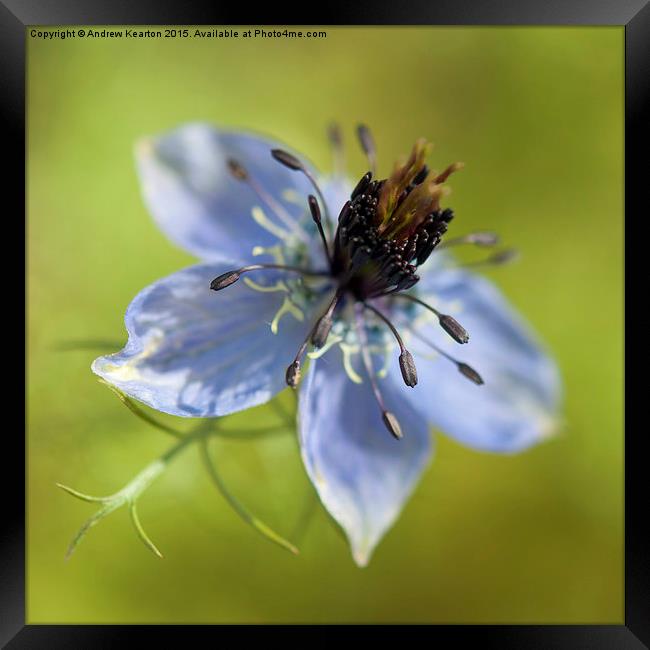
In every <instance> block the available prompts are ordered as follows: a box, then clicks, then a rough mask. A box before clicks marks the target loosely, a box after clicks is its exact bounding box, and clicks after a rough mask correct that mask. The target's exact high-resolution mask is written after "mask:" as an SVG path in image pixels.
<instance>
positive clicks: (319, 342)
mask: <svg viewBox="0 0 650 650" xmlns="http://www.w3.org/2000/svg"><path fill="white" fill-rule="evenodd" d="M333 322H334V321H333V319H332V317H331V316H330V315H329V314H327V313H325V314H323V315H322V316H321V317H320V319H319V320H318V322H317V323H316V328H315V329H314V333H313V334H312V335H311V342H312V345H313V346H314V347H316V348H322V347H323V346H324V345H325V342H326V341H327V337H328V336H329V335H330V330H331V329H332V324H333Z"/></svg>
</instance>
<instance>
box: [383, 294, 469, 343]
mask: <svg viewBox="0 0 650 650" xmlns="http://www.w3.org/2000/svg"><path fill="white" fill-rule="evenodd" d="M394 297H395V298H405V299H406V300H410V301H411V302H415V303H417V304H418V305H422V307H424V308H425V309H428V310H429V311H430V312H432V313H434V314H435V315H436V316H437V317H438V321H439V323H440V326H441V327H442V329H443V330H445V332H447V334H449V336H451V338H452V339H454V341H456V343H467V341H469V334H468V333H467V331H466V330H465V328H464V327H463V326H462V325H461V324H460V323H459V322H458V321H457V320H456V319H455V318H454V317H453V316H450V315H449V314H441V313H440V312H439V311H438V310H437V309H436V308H435V307H432V306H431V305H429V304H428V303H426V302H424V300H420V299H419V298H416V297H415V296H411V295H409V294H407V293H399V294H395V295H394Z"/></svg>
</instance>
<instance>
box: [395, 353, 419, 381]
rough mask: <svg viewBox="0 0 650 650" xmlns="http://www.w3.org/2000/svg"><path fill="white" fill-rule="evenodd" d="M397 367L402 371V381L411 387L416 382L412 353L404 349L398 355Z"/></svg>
mask: <svg viewBox="0 0 650 650" xmlns="http://www.w3.org/2000/svg"><path fill="white" fill-rule="evenodd" d="M399 369H400V370H401V372H402V379H404V383H405V384H406V385H407V386H409V387H410V388H413V386H415V385H416V384H417V383H418V371H417V368H416V367H415V361H414V359H413V355H412V354H411V353H410V352H409V351H408V350H406V349H405V350H403V351H402V353H401V354H400V355H399Z"/></svg>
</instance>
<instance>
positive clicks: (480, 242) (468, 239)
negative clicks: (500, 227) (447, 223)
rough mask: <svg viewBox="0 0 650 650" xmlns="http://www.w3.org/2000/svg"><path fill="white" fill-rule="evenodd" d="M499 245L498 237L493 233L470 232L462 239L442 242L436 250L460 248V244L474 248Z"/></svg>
mask: <svg viewBox="0 0 650 650" xmlns="http://www.w3.org/2000/svg"><path fill="white" fill-rule="evenodd" d="M498 243H499V235H497V234H496V233H495V232H471V233H469V234H467V235H463V236H462V237H454V238H453V239H448V240H446V241H443V242H442V243H441V244H440V245H439V246H438V250H442V249H444V248H449V247H450V246H460V245H462V244H473V245H474V246H481V247H485V248H487V247H490V246H496V245H497V244H498Z"/></svg>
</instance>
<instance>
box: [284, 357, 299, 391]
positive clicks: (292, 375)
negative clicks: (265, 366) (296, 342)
mask: <svg viewBox="0 0 650 650" xmlns="http://www.w3.org/2000/svg"><path fill="white" fill-rule="evenodd" d="M285 378H286V380H287V385H288V386H291V388H295V387H296V386H297V385H298V382H299V381H300V361H298V360H295V361H294V362H293V363H292V364H291V365H290V366H289V367H288V368H287V372H286V375H285Z"/></svg>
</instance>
